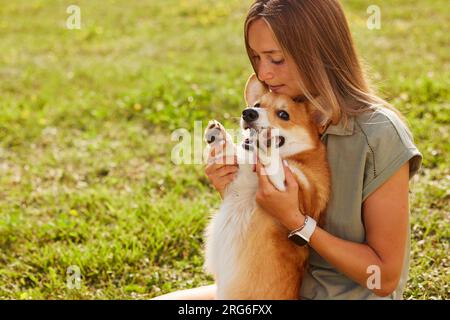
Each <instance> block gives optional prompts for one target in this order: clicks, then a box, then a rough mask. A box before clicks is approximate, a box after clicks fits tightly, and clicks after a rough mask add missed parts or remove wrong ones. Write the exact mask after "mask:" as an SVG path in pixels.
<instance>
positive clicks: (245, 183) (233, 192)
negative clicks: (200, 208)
mask: <svg viewBox="0 0 450 320" xmlns="http://www.w3.org/2000/svg"><path fill="white" fill-rule="evenodd" d="M240 151H241V150H238V159H239V160H238V162H239V163H240V165H239V171H238V173H237V176H236V178H235V180H234V181H233V182H232V183H231V184H230V185H229V186H228V187H227V190H226V193H225V197H224V200H223V202H222V204H221V206H220V209H219V212H218V213H216V214H215V215H214V216H213V218H212V220H211V223H210V224H209V226H208V228H207V230H206V232H207V234H206V237H207V242H206V257H205V259H206V261H205V267H206V269H207V271H208V272H210V273H212V274H213V275H214V276H215V279H216V281H217V282H218V283H217V284H218V287H221V282H223V283H227V282H228V281H229V279H230V278H231V277H232V276H233V274H235V273H236V270H235V268H237V266H238V265H239V263H238V259H239V254H240V253H241V252H242V249H243V248H242V247H243V245H244V244H245V239H246V234H247V231H248V228H249V222H250V220H251V217H252V213H253V211H254V210H255V207H256V202H255V195H256V191H257V188H258V178H257V175H256V173H254V172H253V171H252V164H248V163H241V162H242V161H241V160H243V158H242V156H243V155H244V154H243V153H242V151H241V152H240ZM247 155H248V154H247ZM219 275H220V277H218V276H219Z"/></svg>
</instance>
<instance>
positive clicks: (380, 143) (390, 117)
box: [362, 110, 422, 201]
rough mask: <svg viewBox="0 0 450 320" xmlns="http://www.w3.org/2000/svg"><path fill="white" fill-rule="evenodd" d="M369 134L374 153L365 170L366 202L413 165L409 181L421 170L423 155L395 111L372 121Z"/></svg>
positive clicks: (372, 152) (369, 156)
mask: <svg viewBox="0 0 450 320" xmlns="http://www.w3.org/2000/svg"><path fill="white" fill-rule="evenodd" d="M367 131H368V133H367V134H366V138H367V143H368V145H369V150H370V152H368V153H367V159H366V165H365V169H364V171H365V172H364V182H363V192H362V201H364V200H365V199H366V198H367V197H368V196H369V195H370V194H371V193H372V192H373V191H375V190H376V189H377V188H378V187H380V186H381V185H382V184H383V183H385V182H386V181H387V180H388V179H389V178H390V177H391V176H392V175H393V174H394V173H395V172H396V171H398V170H399V169H400V167H401V166H402V165H404V164H405V163H406V162H407V161H409V178H410V179H411V178H412V177H413V176H414V175H415V174H416V173H417V172H418V171H419V169H420V167H421V164H422V154H421V153H420V151H419V150H418V149H417V147H416V146H415V144H414V141H413V137H412V135H411V133H410V132H409V130H408V129H407V127H406V125H405V124H404V123H403V122H402V121H401V120H400V118H398V116H397V115H396V114H394V113H393V112H392V111H390V110H388V111H383V112H380V113H379V114H378V115H377V116H376V117H375V119H372V121H371V124H370V130H367Z"/></svg>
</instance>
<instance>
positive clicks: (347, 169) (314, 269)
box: [159, 0, 422, 299]
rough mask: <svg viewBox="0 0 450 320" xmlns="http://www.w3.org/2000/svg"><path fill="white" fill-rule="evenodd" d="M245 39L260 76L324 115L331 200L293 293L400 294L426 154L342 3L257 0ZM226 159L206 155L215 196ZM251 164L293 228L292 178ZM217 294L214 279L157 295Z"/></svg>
mask: <svg viewBox="0 0 450 320" xmlns="http://www.w3.org/2000/svg"><path fill="white" fill-rule="evenodd" d="M245 44H246V48H247V52H248V55H249V58H250V61H251V63H252V66H253V68H254V70H255V73H256V74H257V76H258V78H259V80H260V81H261V82H263V83H264V84H265V85H267V86H268V88H269V89H270V90H271V91H274V92H276V93H280V94H286V95H288V96H290V97H291V98H293V99H306V100H309V101H310V102H311V103H312V104H313V105H314V106H315V107H316V108H317V110H318V111H319V114H320V115H321V116H320V117H318V119H317V121H319V122H320V123H321V124H322V125H323V133H322V136H321V139H322V141H323V143H324V144H325V145H326V147H327V155H328V161H329V164H330V170H331V180H332V190H331V199H330V201H329V204H328V208H327V212H326V221H325V224H324V226H323V227H322V228H321V227H316V229H315V230H314V232H313V234H312V236H311V238H310V241H309V246H310V249H311V250H310V251H311V256H310V261H309V263H310V268H309V270H308V272H307V273H306V275H305V277H304V279H303V283H302V289H301V292H300V293H299V296H300V297H301V298H302V299H381V298H384V299H401V298H402V293H403V289H404V287H405V284H406V279H407V274H408V262H409V241H410V240H409V208H408V187H409V186H408V185H409V179H410V178H411V177H412V176H413V175H414V174H415V173H416V172H417V171H418V170H419V168H420V165H421V160H422V155H421V154H420V152H419V151H418V150H417V148H416V146H415V145H414V143H413V139H412V136H411V133H410V131H409V130H408V128H407V126H406V124H405V123H404V122H403V118H402V117H401V115H400V114H399V112H398V111H397V110H395V108H394V107H392V106H390V105H389V104H388V103H387V102H385V101H384V100H382V99H380V98H379V97H377V96H376V95H374V94H373V93H372V92H371V90H370V88H369V85H368V83H367V80H366V79H365V77H364V74H363V71H362V69H361V66H360V63H359V60H358V57H357V54H356V51H355V48H354V45H353V40H352V37H351V34H350V30H349V28H348V24H347V21H346V18H345V15H344V13H343V10H342V7H341V5H340V3H339V2H338V1H337V0H257V1H255V2H254V4H253V5H252V6H251V8H250V10H249V13H248V16H247V19H246V22H245ZM223 163H229V162H225V161H223V159H215V158H214V154H212V155H211V157H210V162H209V164H208V165H207V167H206V170H205V171H206V174H207V176H208V177H209V179H210V180H211V182H212V184H213V185H214V187H215V188H216V189H217V191H218V192H219V193H220V194H221V196H223V192H224V189H225V187H226V186H227V184H228V183H230V182H231V181H232V180H233V178H234V175H235V173H236V170H237V164H236V163H234V164H226V165H225V164H223ZM285 171H286V175H287V176H288V177H289V175H291V172H290V171H289V168H287V167H286V168H285ZM256 172H257V174H258V176H259V178H260V180H259V181H260V184H259V190H258V192H257V195H256V201H257V203H258V204H259V205H260V206H261V207H262V208H263V209H264V210H265V211H267V212H268V213H269V214H271V215H273V216H274V217H275V218H277V219H278V220H279V221H280V223H281V224H283V225H284V226H285V227H286V228H287V229H288V230H289V231H291V230H293V229H295V228H297V227H298V226H302V225H303V222H304V221H305V216H303V215H302V214H301V213H300V211H299V210H298V200H299V199H298V192H297V190H298V185H297V184H296V183H293V184H292V182H291V185H290V186H288V188H287V191H285V192H279V191H277V190H276V189H275V188H274V187H273V186H272V185H271V184H270V182H268V180H267V179H266V178H265V177H264V175H262V174H261V166H260V165H259V164H257V165H256ZM286 180H289V181H293V180H294V179H286ZM214 296H215V286H214V285H211V286H204V287H200V288H196V289H190V290H185V291H179V292H175V293H171V294H168V295H165V296H161V297H159V298H160V299H211V298H214Z"/></svg>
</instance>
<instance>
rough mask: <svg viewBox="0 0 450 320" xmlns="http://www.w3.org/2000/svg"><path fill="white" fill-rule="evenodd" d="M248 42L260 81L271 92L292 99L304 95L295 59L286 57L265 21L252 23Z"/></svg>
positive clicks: (259, 20) (260, 20)
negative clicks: (300, 86)
mask: <svg viewBox="0 0 450 320" xmlns="http://www.w3.org/2000/svg"><path fill="white" fill-rule="evenodd" d="M248 42H249V46H250V48H251V51H252V54H253V61H254V62H255V65H256V70H257V74H258V78H259V80H261V81H263V82H264V83H265V84H267V85H268V86H269V89H270V91H273V92H276V93H283V94H286V95H288V96H290V97H291V98H295V97H297V96H299V95H302V94H303V93H302V92H301V89H300V88H299V84H298V83H299V81H300V76H299V74H298V72H297V68H296V66H295V62H294V61H293V59H292V58H291V57H290V56H288V55H286V56H285V55H284V54H283V52H282V51H281V48H280V46H279V45H278V42H277V41H276V40H275V35H273V33H272V31H271V30H270V28H269V26H268V25H267V23H266V22H265V21H264V20H263V19H257V20H255V21H253V22H251V23H250V26H249V28H248Z"/></svg>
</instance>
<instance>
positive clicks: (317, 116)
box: [304, 101, 330, 133]
mask: <svg viewBox="0 0 450 320" xmlns="http://www.w3.org/2000/svg"><path fill="white" fill-rule="evenodd" d="M304 103H305V105H306V110H307V111H308V113H309V115H310V117H311V119H312V120H313V123H314V126H315V127H316V129H317V131H318V132H319V133H323V132H322V131H323V130H324V127H326V125H327V124H328V122H329V121H330V117H329V116H327V115H326V114H324V113H323V112H322V111H320V110H318V109H317V108H316V107H314V105H313V104H312V103H311V102H310V101H307V102H304Z"/></svg>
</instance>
